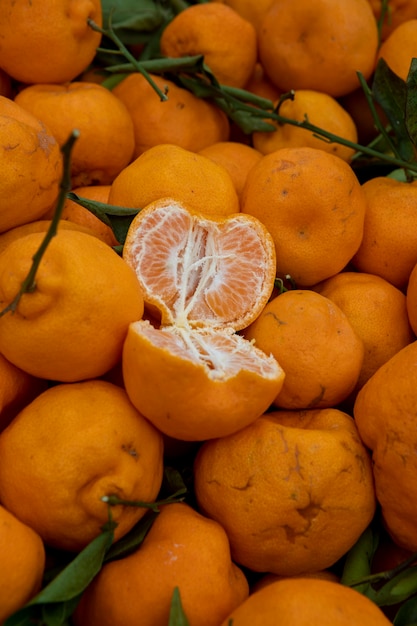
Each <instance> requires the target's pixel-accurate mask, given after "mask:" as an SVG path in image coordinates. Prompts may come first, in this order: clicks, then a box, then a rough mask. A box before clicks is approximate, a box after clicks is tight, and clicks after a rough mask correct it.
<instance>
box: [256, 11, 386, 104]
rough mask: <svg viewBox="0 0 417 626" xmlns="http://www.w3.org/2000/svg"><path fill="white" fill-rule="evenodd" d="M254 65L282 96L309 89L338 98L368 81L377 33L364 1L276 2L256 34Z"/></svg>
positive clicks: (373, 58)
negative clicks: (257, 64) (256, 59)
mask: <svg viewBox="0 0 417 626" xmlns="http://www.w3.org/2000/svg"><path fill="white" fill-rule="evenodd" d="M258 41H259V60H260V61H261V63H262V65H263V67H264V68H265V71H266V73H267V74H268V76H269V77H270V79H271V80H272V82H273V83H274V84H275V85H277V87H278V88H279V89H280V90H281V91H282V92H286V91H290V90H291V89H314V90H317V91H322V92H324V93H327V94H329V95H331V96H335V97H339V96H342V95H345V94H347V93H349V92H350V91H353V90H354V89H355V88H356V87H359V80H358V76H357V72H361V73H362V74H363V76H364V77H365V78H366V79H367V78H370V76H371V74H372V72H373V70H374V66H375V57H376V53H377V48H378V30H377V25H376V20H375V17H374V15H373V12H372V9H371V7H370V5H369V3H368V1H367V0H339V1H338V2H334V1H333V0H317V1H316V2H314V3H311V2H309V1H308V0H279V2H273V3H272V4H271V6H270V8H269V9H267V11H266V12H265V14H264V17H263V21H262V23H261V26H260V28H259V30H258Z"/></svg>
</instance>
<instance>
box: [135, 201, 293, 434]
mask: <svg viewBox="0 0 417 626" xmlns="http://www.w3.org/2000/svg"><path fill="white" fill-rule="evenodd" d="M123 257H124V259H125V261H126V262H127V263H128V265H130V266H131V267H132V268H133V269H134V270H135V272H136V275H137V277H138V280H139V282H140V284H141V287H142V291H143V294H144V300H145V307H146V308H147V309H148V312H150V313H151V315H152V316H153V317H154V318H155V320H157V321H155V322H151V321H149V320H139V321H137V322H134V323H132V324H130V327H129V330H128V334H127V337H126V340H125V343H124V348H123V378H124V383H125V387H126V391H127V393H128V395H129V397H130V399H131V402H132V403H133V404H134V405H135V406H136V407H137V408H138V410H140V411H141V412H142V414H143V415H145V417H147V418H148V419H149V420H150V421H151V422H152V423H153V424H154V425H155V426H156V427H157V428H159V430H161V431H162V432H163V433H165V434H167V435H169V436H171V437H174V438H177V439H182V440H186V441H202V440H204V439H211V438H215V437H222V436H225V435H227V434H230V433H233V432H236V431H237V430H239V429H240V428H242V427H244V426H246V425H247V424H250V423H251V422H252V421H254V420H255V419H256V418H257V417H259V416H260V415H261V414H262V413H263V412H264V411H265V410H266V409H267V408H268V407H269V406H270V404H271V403H272V400H273V399H274V398H275V397H276V395H277V393H279V391H280V389H281V387H282V384H283V381H284V376H285V374H284V372H283V370H282V368H281V367H280V365H279V364H278V362H277V361H276V360H275V358H274V357H273V356H269V355H266V354H265V353H264V352H262V351H261V350H259V349H258V348H255V346H254V345H253V344H252V343H251V342H249V341H247V340H246V339H244V338H243V337H242V336H240V335H238V334H237V333H236V331H237V330H241V329H243V328H245V327H246V326H248V325H249V324H250V323H251V322H252V321H253V320H254V319H256V317H257V316H258V315H259V314H260V313H261V311H262V309H263V307H264V306H265V304H266V303H267V301H268V299H269V297H270V295H271V293H272V289H273V286H274V279H275V267H276V265H275V263H276V261H275V251H274V244H273V240H272V238H271V236H270V234H269V232H268V231H267V229H266V228H265V227H264V226H263V224H262V223H261V222H260V221H259V220H257V219H256V218H254V217H252V216H249V215H244V214H241V213H236V214H232V215H228V216H226V217H220V216H219V217H213V216H210V217H207V216H204V215H202V214H200V213H197V212H195V211H194V210H193V209H191V208H189V207H187V206H186V205H184V204H182V203H179V202H177V201H174V200H172V199H169V198H165V199H162V200H158V201H155V202H152V203H151V204H149V205H148V206H147V207H145V208H144V209H143V210H142V211H140V212H139V213H138V214H137V216H136V217H135V218H134V220H133V221H132V223H131V226H130V228H129V232H128V234H127V238H126V241H125V245H124V249H123Z"/></svg>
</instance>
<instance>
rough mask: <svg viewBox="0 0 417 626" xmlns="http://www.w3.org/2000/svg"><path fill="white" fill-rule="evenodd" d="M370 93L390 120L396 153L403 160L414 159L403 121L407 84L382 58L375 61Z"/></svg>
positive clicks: (412, 148) (411, 145)
mask: <svg viewBox="0 0 417 626" xmlns="http://www.w3.org/2000/svg"><path fill="white" fill-rule="evenodd" d="M372 93H373V96H374V98H375V100H376V102H377V103H378V104H379V106H380V107H381V108H382V110H383V111H384V113H385V115H386V116H387V118H388V120H389V122H390V125H391V128H392V130H393V133H394V145H395V146H396V148H397V150H398V154H399V155H400V157H401V158H402V159H404V160H405V161H412V160H414V146H413V143H412V141H411V138H410V135H409V133H408V129H407V126H406V123H405V110H406V100H407V85H406V82H405V81H404V80H403V79H402V78H400V77H399V76H397V74H395V72H393V71H392V70H391V69H390V67H389V66H388V64H387V63H386V61H385V60H384V59H379V61H378V63H377V66H376V69H375V74H374V80H373V83H372Z"/></svg>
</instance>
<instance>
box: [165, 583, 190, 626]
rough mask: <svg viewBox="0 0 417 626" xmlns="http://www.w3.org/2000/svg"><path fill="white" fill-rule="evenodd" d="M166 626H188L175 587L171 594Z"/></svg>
mask: <svg viewBox="0 0 417 626" xmlns="http://www.w3.org/2000/svg"><path fill="white" fill-rule="evenodd" d="M168 626H190V622H189V621H188V619H187V616H186V614H185V613H184V609H183V607H182V602H181V595H180V590H179V589H178V587H175V589H174V591H173V593H172V599H171V608H170V612H169V622H168Z"/></svg>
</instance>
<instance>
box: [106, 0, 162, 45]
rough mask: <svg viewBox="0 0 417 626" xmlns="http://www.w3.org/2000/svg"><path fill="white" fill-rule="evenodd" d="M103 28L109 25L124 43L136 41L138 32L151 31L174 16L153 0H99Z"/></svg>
mask: <svg viewBox="0 0 417 626" xmlns="http://www.w3.org/2000/svg"><path fill="white" fill-rule="evenodd" d="M101 5H102V11H103V28H104V29H106V30H107V29H108V28H109V26H110V23H111V27H112V28H113V30H114V31H115V32H116V33H117V35H118V37H120V39H121V40H122V41H123V43H124V44H131V43H137V41H138V36H137V35H138V34H143V33H151V32H153V31H154V30H156V29H157V28H158V27H160V26H161V24H164V23H166V22H168V21H169V20H170V19H172V17H173V16H174V13H173V12H172V11H171V10H170V9H169V7H164V6H162V4H161V3H160V2H154V0H123V2H120V1H119V2H117V0H101Z"/></svg>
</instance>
